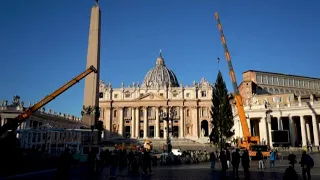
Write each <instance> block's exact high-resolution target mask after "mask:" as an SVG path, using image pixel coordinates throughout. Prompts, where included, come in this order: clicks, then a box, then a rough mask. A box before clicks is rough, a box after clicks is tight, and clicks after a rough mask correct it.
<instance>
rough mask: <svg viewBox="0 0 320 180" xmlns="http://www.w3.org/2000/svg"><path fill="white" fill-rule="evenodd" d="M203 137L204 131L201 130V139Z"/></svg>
mask: <svg viewBox="0 0 320 180" xmlns="http://www.w3.org/2000/svg"><path fill="white" fill-rule="evenodd" d="M204 135H205V130H204V129H203V128H202V129H201V137H204Z"/></svg>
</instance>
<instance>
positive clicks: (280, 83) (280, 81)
mask: <svg viewBox="0 0 320 180" xmlns="http://www.w3.org/2000/svg"><path fill="white" fill-rule="evenodd" d="M279 85H280V86H284V82H283V78H279Z"/></svg>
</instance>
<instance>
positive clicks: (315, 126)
mask: <svg viewBox="0 0 320 180" xmlns="http://www.w3.org/2000/svg"><path fill="white" fill-rule="evenodd" d="M312 126H313V139H314V145H315V146H319V131H318V122H317V116H316V115H312Z"/></svg>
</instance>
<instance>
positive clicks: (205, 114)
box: [202, 108, 207, 117]
mask: <svg viewBox="0 0 320 180" xmlns="http://www.w3.org/2000/svg"><path fill="white" fill-rule="evenodd" d="M202 117H207V109H206V108H202Z"/></svg>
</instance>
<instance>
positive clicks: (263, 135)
mask: <svg viewBox="0 0 320 180" xmlns="http://www.w3.org/2000/svg"><path fill="white" fill-rule="evenodd" d="M266 126H267V123H266V118H261V119H260V122H259V133H260V134H259V136H260V142H261V144H262V143H267V142H268V130H267V128H266Z"/></svg>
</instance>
